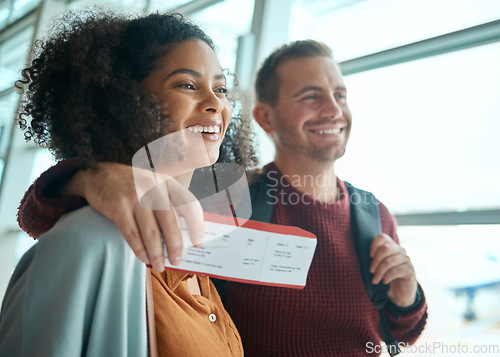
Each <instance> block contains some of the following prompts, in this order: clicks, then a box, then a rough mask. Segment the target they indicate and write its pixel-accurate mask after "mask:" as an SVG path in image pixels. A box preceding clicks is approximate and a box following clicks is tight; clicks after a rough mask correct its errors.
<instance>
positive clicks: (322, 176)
mask: <svg viewBox="0 0 500 357" xmlns="http://www.w3.org/2000/svg"><path fill="white" fill-rule="evenodd" d="M274 163H275V164H276V166H277V167H278V169H279V170H280V171H281V173H282V175H283V176H284V177H285V178H286V179H287V181H288V182H289V183H290V184H291V185H292V186H293V187H294V188H295V189H296V190H297V191H299V192H301V193H305V194H308V195H309V196H311V197H313V198H314V199H316V200H319V201H321V202H335V201H337V200H338V193H339V192H338V187H337V177H336V176H335V169H334V161H333V162H326V161H325V162H324V161H319V160H315V159H312V158H309V157H303V156H301V155H297V156H295V157H293V158H291V157H287V156H284V155H279V154H278V153H277V154H276V156H275V159H274Z"/></svg>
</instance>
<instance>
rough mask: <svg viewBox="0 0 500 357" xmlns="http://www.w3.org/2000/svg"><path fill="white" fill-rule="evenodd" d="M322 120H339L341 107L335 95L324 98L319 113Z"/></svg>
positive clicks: (341, 112)
mask: <svg viewBox="0 0 500 357" xmlns="http://www.w3.org/2000/svg"><path fill="white" fill-rule="evenodd" d="M320 115H321V117H322V118H340V117H342V115H343V111H342V107H341V106H340V104H339V102H338V101H337V98H336V96H335V94H332V95H329V96H326V97H325V100H324V103H323V106H322V108H321V113H320Z"/></svg>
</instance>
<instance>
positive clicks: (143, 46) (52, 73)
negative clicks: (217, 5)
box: [16, 8, 258, 169]
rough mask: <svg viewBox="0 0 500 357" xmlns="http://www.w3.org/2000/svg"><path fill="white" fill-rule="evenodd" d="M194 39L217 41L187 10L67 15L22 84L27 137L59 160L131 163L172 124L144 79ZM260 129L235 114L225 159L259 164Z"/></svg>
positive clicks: (39, 44)
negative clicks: (256, 140)
mask: <svg viewBox="0 0 500 357" xmlns="http://www.w3.org/2000/svg"><path fill="white" fill-rule="evenodd" d="M192 39H198V40H201V41H203V42H205V43H206V44H208V45H209V46H210V47H211V48H212V49H214V47H215V46H214V44H213V42H212V40H211V39H210V38H209V37H208V36H207V35H206V34H205V33H204V32H203V31H202V30H201V29H200V28H199V27H198V26H196V25H195V24H193V23H191V22H190V21H188V20H187V19H185V18H183V17H182V15H180V14H175V13H169V14H159V13H155V14H150V15H146V16H144V15H143V16H139V17H135V18H134V17H132V16H130V15H123V14H114V13H110V12H106V11H102V10H100V9H95V8H94V9H87V10H85V11H80V12H68V13H66V14H65V15H64V16H63V17H62V18H61V19H59V20H57V21H56V23H55V25H54V27H53V28H52V30H51V36H50V37H49V38H47V39H44V40H38V41H36V43H35V48H34V57H33V58H34V59H33V60H32V63H31V66H30V67H28V68H25V69H24V70H23V71H22V79H20V80H18V81H17V82H16V87H17V88H19V89H21V90H23V91H24V96H23V99H22V103H21V109H20V113H19V117H18V122H19V125H20V127H21V129H22V130H23V131H24V136H25V138H26V140H30V139H33V140H34V141H35V143H36V144H38V145H40V146H41V147H47V148H48V149H49V150H50V151H51V152H52V153H53V154H54V156H55V157H56V159H58V160H61V159H69V158H75V157H78V158H80V159H81V168H82V169H86V168H90V167H95V164H96V162H97V160H98V159H99V160H109V161H114V162H119V163H124V164H129V165H130V164H131V159H132V156H133V155H134V153H135V152H137V151H138V150H139V149H140V148H142V147H143V146H144V145H146V144H148V143H150V142H152V141H153V140H155V139H158V138H159V137H161V136H163V135H166V134H167V133H168V132H169V126H170V125H171V120H170V118H169V116H168V113H164V112H163V111H162V110H161V108H160V103H159V102H158V101H157V100H156V98H155V97H154V96H152V95H150V94H148V93H147V92H146V91H145V90H144V88H143V87H142V85H141V82H142V80H144V79H145V78H146V77H147V76H148V75H149V73H151V72H152V70H153V69H154V68H155V65H156V64H157V63H158V61H159V60H160V58H162V57H163V56H165V55H167V54H168V52H169V51H170V50H171V49H172V47H173V46H175V45H176V44H178V43H181V42H184V41H188V40H192ZM28 122H29V124H28ZM253 135H254V134H253V133H252V129H251V123H250V120H249V119H248V118H243V117H241V116H239V115H236V116H234V117H233V120H232V121H231V123H230V126H229V128H228V130H227V134H226V137H225V138H224V140H223V143H222V145H221V148H220V155H219V160H218V162H235V163H238V164H240V165H243V166H245V167H252V166H255V165H257V164H258V159H257V156H256V154H255V151H254V148H253V146H252V140H253Z"/></svg>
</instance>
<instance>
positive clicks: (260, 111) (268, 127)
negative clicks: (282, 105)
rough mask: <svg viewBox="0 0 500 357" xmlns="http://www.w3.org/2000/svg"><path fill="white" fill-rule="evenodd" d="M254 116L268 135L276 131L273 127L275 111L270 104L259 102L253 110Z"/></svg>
mask: <svg viewBox="0 0 500 357" xmlns="http://www.w3.org/2000/svg"><path fill="white" fill-rule="evenodd" d="M253 116H254V118H255V121H256V122H257V123H259V125H260V127H261V128H262V129H264V131H265V132H266V133H267V134H272V132H273V131H274V129H273V125H272V116H273V109H272V108H271V106H270V105H269V104H266V103H262V102H258V103H257V104H256V105H255V108H253Z"/></svg>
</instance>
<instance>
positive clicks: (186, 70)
mask: <svg viewBox="0 0 500 357" xmlns="http://www.w3.org/2000/svg"><path fill="white" fill-rule="evenodd" d="M179 73H186V74H190V75H192V76H194V77H197V78H200V77H201V73H200V72H198V71H195V70H193V69H189V68H179V69H176V70H175V71H173V72H172V73H170V74H169V75H168V76H167V78H166V79H168V78H170V77H172V76H174V75H176V74H179ZM215 79H224V80H226V76H225V75H224V74H223V73H221V74H217V75H215Z"/></svg>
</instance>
